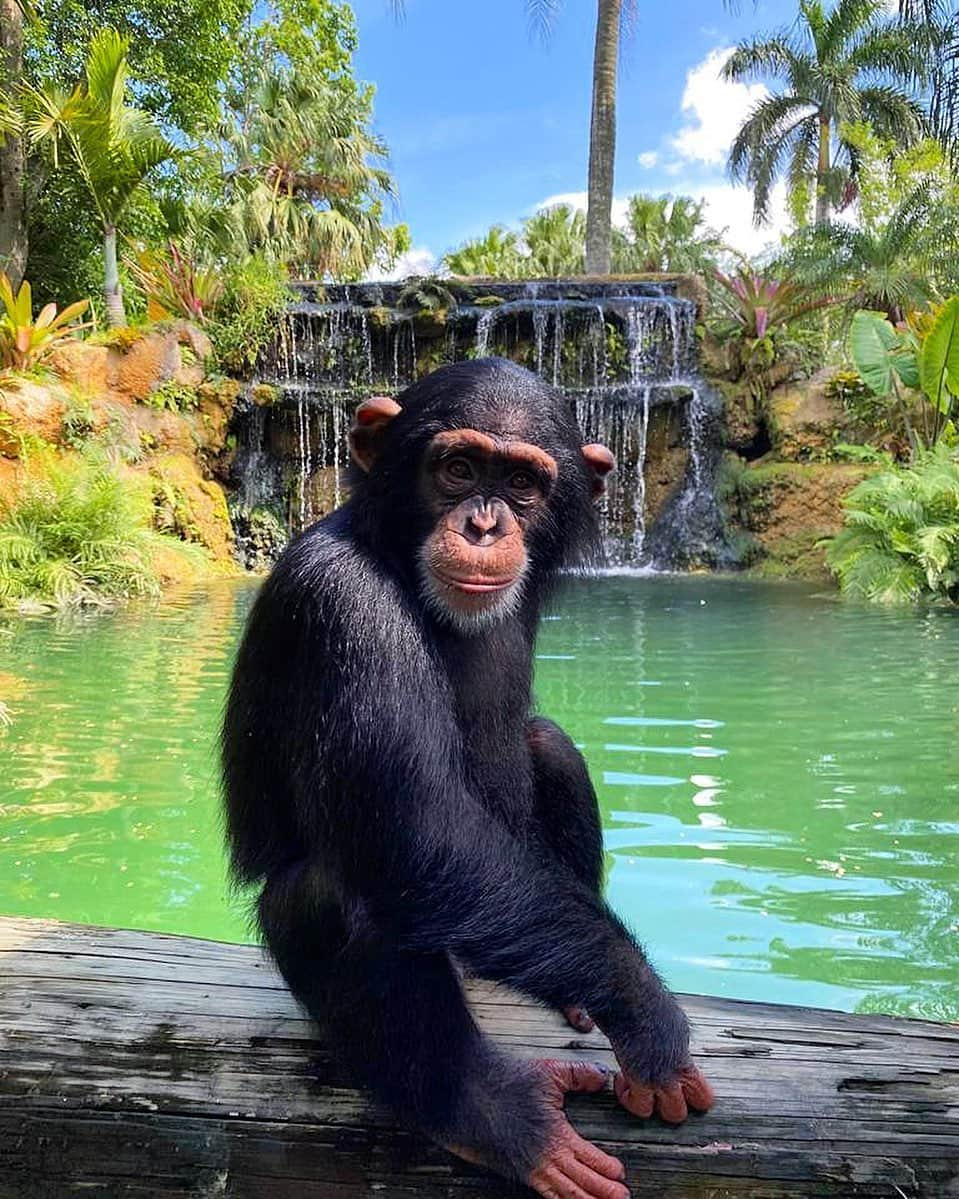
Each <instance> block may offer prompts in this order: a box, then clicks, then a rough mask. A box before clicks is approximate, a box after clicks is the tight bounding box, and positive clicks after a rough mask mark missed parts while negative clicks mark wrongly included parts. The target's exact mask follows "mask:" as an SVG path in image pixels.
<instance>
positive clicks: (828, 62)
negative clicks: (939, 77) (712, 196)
mask: <svg viewBox="0 0 959 1199" xmlns="http://www.w3.org/2000/svg"><path fill="white" fill-rule="evenodd" d="M886 11H887V10H886V5H885V0H838V3H837V4H836V6H835V8H833V9H832V10H831V11H828V12H827V11H826V9H825V7H824V4H823V0H800V2H799V13H800V21H799V22H797V26H796V28H795V29H793V30H787V31H784V32H782V33H779V34H776V35H774V36H773V37H766V38H760V39H757V40H756V41H753V42H744V43H741V44H740V45H739V46H738V47H737V48H736V49H735V50H734V51H733V53H732V55H731V56H730V57H729V59H728V60H727V62H726V65H725V67H724V68H723V75H724V76H725V78H727V79H731V80H737V81H742V80H748V79H756V78H764V77H771V78H772V79H774V80H776V81H778V82H779V83H780V85H781V86H780V89H779V91H778V92H777V93H775V94H773V95H770V96H767V97H766V98H765V99H763V100H760V101H759V102H758V103H757V104H756V105H755V107H754V108H753V110H752V112H750V114H749V116H748V117H747V118H746V121H745V122H744V124H743V126H742V128H741V129H740V131H739V133H738V134H737V135H736V138H735V140H734V142H733V146H732V150H731V151H730V155H729V170H730V173H731V174H732V176H733V178H735V179H739V180H742V181H743V182H746V183H748V184H749V185H750V186H751V187H752V188H753V196H754V215H755V219H756V222H757V224H758V223H761V222H763V221H764V220H766V219H767V217H768V212H769V196H770V191H771V189H772V185H773V183H774V182H775V180H776V178H777V177H778V176H779V175H780V173H781V172H782V171H783V169H784V168H785V169H786V171H787V174H788V178H789V183H790V187H791V188H792V190H793V192H794V193H797V192H800V191H801V189H802V188H804V187H806V186H808V185H809V184H810V183H813V184H814V186H815V196H816V206H815V214H816V215H815V219H816V221H817V223H819V222H823V221H827V220H828V219H829V215H830V211H831V208H832V207H833V206H834V205H835V203H836V202H837V200H839V199H840V197H841V195H842V192H843V190H844V188H845V186H846V185H847V183H848V181H849V175H850V173H854V171H855V156H854V154H851V153H850V148H849V147H848V146H847V145H846V144H845V142H844V141H843V139H842V136H841V133H840V126H841V125H842V124H843V123H845V122H850V123H853V122H857V121H863V120H865V121H868V122H869V123H870V124H871V125H872V126H873V128H874V129H875V131H876V132H877V133H878V134H880V135H881V136H884V137H889V138H891V139H892V140H893V141H895V142H897V143H898V144H900V145H908V144H910V143H912V142H913V141H915V140H916V139H917V138H918V137H919V136H920V135H921V133H922V131H923V126H924V122H923V116H922V112H921V109H920V107H919V105H918V104H917V103H916V102H915V101H914V100H913V99H912V98H911V97H910V96H909V94H908V92H907V90H906V86H905V85H907V84H908V82H909V81H910V80H913V79H916V78H919V77H921V76H922V74H923V71H924V67H923V63H922V57H923V55H922V49H923V46H924V44H925V38H924V35H923V34H922V32H921V31H920V30H917V29H916V28H915V27H913V26H910V25H909V24H908V23H905V22H902V21H899V22H897V21H894V20H889V19H888V18H887V17H886V16H885V15H884V14H885V13H886Z"/></svg>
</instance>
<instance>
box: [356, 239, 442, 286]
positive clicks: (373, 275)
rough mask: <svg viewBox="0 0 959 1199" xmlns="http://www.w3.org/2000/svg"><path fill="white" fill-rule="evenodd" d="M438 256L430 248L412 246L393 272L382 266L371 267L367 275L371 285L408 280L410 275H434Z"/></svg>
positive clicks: (400, 258) (399, 259) (400, 257)
mask: <svg viewBox="0 0 959 1199" xmlns="http://www.w3.org/2000/svg"><path fill="white" fill-rule="evenodd" d="M437 265H438V264H437V259H436V255H435V254H434V253H433V251H432V250H431V249H430V248H429V246H412V247H411V248H410V249H409V250H407V251H406V253H405V254H401V255H400V256H399V258H398V259H397V260H396V263H395V265H394V266H393V269H392V270H389V271H386V270H384V269H383V268H382V267H380V266H374V267H371V268H370V270H369V271H368V272H367V274H366V279H367V281H368V282H370V283H382V282H384V281H385V280H387V279H406V278H407V277H408V276H410V275H432V274H435V272H436V269H437Z"/></svg>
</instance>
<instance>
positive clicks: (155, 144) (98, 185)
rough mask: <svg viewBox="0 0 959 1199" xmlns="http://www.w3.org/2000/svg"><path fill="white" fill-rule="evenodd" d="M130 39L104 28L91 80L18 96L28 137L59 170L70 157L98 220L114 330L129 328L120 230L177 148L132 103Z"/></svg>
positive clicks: (93, 53)
mask: <svg viewBox="0 0 959 1199" xmlns="http://www.w3.org/2000/svg"><path fill="white" fill-rule="evenodd" d="M128 48H129V43H128V41H127V40H126V39H125V38H123V37H121V36H120V35H119V34H118V33H117V32H116V30H114V29H109V28H107V29H102V30H100V31H99V32H98V33H97V34H96V35H95V36H94V38H93V40H92V41H91V43H90V51H89V54H88V57H87V62H86V70H85V80H84V82H83V83H81V84H78V85H77V86H76V87H75V88H74V89H73V90H72V91H71V92H69V93H65V92H62V91H60V90H58V89H56V88H53V87H35V86H33V85H30V84H25V85H24V86H23V88H22V89H21V92H20V99H21V104H22V107H23V112H24V129H25V133H26V136H27V140H28V142H29V144H30V145H31V146H33V147H34V148H42V147H48V148H49V152H50V155H51V158H52V161H53V165H54V168H57V167H59V164H60V159H61V156H62V155H63V154H67V155H69V157H70V158H71V159H72V165H73V166H74V167H75V169H76V171H77V173H78V175H79V177H80V179H81V180H82V181H83V184H84V187H85V188H86V191H87V193H88V195H89V198H90V201H91V203H92V205H93V207H94V209H95V211H96V213H97V216H98V218H99V220H100V224H101V226H102V232H103V259H104V276H103V290H104V299H105V302H106V310H107V316H108V318H109V320H110V323H111V324H112V325H118V326H119V325H125V324H126V313H125V311H124V307H123V293H122V288H121V286H120V276H119V270H118V263H117V227H118V225H119V224H120V222H121V221H122V219H123V216H124V214H125V212H126V210H127V208H128V207H129V205H130V203H131V201H132V200H133V199H134V197H135V196H136V194H137V192H138V191H140V189H141V188H142V187H143V186H144V184H145V182H146V180H147V178H148V176H149V175H150V173H151V172H152V171H153V170H154V168H156V167H158V166H160V164H161V163H164V162H167V161H169V160H170V159H172V158H173V157H174V148H173V146H172V144H171V143H170V142H169V141H168V140H167V139H166V138H165V137H164V136H163V134H162V133H161V132H160V128H159V126H158V125H156V124H155V123H154V121H153V120H152V119H151V118H150V117H149V116H148V115H147V114H146V113H145V112H143V111H142V110H140V109H138V108H133V107H131V106H130V105H129V104H127V100H126V96H127V79H128V65H127V50H128Z"/></svg>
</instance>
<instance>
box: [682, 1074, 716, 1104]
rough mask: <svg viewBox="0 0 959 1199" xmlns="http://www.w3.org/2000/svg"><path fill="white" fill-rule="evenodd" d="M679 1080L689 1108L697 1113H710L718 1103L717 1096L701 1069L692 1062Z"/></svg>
mask: <svg viewBox="0 0 959 1199" xmlns="http://www.w3.org/2000/svg"><path fill="white" fill-rule="evenodd" d="M679 1079H680V1082H681V1083H682V1085H683V1094H684V1095H685V1096H686V1102H687V1103H688V1104H689V1106H690V1107H691V1108H692V1109H693V1110H694V1111H697V1112H708V1111H709V1109H710V1108H711V1107H712V1106H713V1104H714V1103H715V1102H716V1096H715V1094H714V1093H713V1088H712V1087H711V1086H710V1085H709V1083H708V1082H707V1081H706V1079H705V1077H704V1075H703V1073H702V1071H701V1070H700V1069H699V1067H698V1066H694V1065H693V1064H692V1062H690V1064H689V1065H688V1066H684V1067H683V1068H682V1070H680V1072H679Z"/></svg>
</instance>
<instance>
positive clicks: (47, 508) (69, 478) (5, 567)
mask: <svg viewBox="0 0 959 1199" xmlns="http://www.w3.org/2000/svg"><path fill="white" fill-rule="evenodd" d="M152 513H153V508H152V494H151V488H150V485H149V483H148V482H146V481H143V480H139V479H136V478H135V477H133V476H128V475H125V474H124V475H123V476H121V475H120V473H118V471H117V470H116V469H115V468H113V467H112V465H111V464H110V462H109V460H108V459H107V458H106V457H105V456H104V455H103V454H102V453H99V454H98V453H96V452H94V451H88V452H86V453H84V454H78V455H75V456H71V457H67V458H57V457H54V456H53V455H52V454H51V453H49V452H47V453H44V454H40V455H39V456H37V457H34V459H33V460H32V461H31V462H30V464H29V467H28V477H27V480H26V482H25V484H24V486H23V488H22V490H21V491H20V494H19V496H18V497H17V498H16V499H15V500H13V501H12V502H9V503H7V505H6V506H5V507H4V508H2V509H0V606H9V605H15V604H17V603H18V602H19V601H22V600H35V601H39V602H41V603H43V604H47V605H49V606H51V607H70V606H79V605H83V604H102V603H104V602H107V601H110V600H117V599H127V598H130V597H132V596H147V595H155V594H156V593H157V592H158V590H159V585H158V579H157V575H156V572H155V569H154V567H153V562H152V551H154V550H155V549H157V548H160V547H161V546H168V547H175V548H176V550H177V552H180V553H186V554H192V555H201V554H202V551H199V550H198V549H197V547H195V546H185V545H183V543H181V542H178V541H176V540H175V539H174V538H171V537H165V536H164V535H163V534H160V533H157V532H156V531H155V530H153V529H152V528H151V523H150V522H151V519H152Z"/></svg>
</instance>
